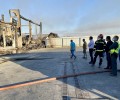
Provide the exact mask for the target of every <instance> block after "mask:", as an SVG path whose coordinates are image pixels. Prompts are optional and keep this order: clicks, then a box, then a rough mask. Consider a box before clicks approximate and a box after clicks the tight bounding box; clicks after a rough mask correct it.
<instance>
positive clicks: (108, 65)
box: [104, 36, 113, 69]
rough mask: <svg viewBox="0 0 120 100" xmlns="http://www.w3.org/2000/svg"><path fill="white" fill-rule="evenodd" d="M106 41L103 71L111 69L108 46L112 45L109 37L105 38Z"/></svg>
mask: <svg viewBox="0 0 120 100" xmlns="http://www.w3.org/2000/svg"><path fill="white" fill-rule="evenodd" d="M106 41H107V44H106V49H105V51H106V58H107V67H106V68H104V69H111V57H110V46H111V45H112V44H113V42H112V41H111V37H110V36H107V37H106Z"/></svg>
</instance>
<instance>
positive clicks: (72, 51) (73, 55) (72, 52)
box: [71, 50, 76, 58]
mask: <svg viewBox="0 0 120 100" xmlns="http://www.w3.org/2000/svg"><path fill="white" fill-rule="evenodd" d="M74 52H75V50H71V58H72V57H75V58H76V56H75V54H74Z"/></svg>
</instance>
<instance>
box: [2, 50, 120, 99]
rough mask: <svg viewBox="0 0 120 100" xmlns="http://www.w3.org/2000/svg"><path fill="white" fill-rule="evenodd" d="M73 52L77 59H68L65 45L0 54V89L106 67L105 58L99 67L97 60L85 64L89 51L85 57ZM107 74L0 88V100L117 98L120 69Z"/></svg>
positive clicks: (68, 53)
mask: <svg viewBox="0 0 120 100" xmlns="http://www.w3.org/2000/svg"><path fill="white" fill-rule="evenodd" d="M76 55H77V59H76V60H74V59H70V52H69V49H67V48H62V49H59V48H56V49H54V48H52V49H51V48H49V49H47V48H46V49H40V50H32V51H29V52H28V53H22V54H13V55H6V56H5V55H4V56H0V88H3V87H6V86H8V87H9V86H11V85H16V84H24V83H29V82H35V81H38V80H44V79H46V78H56V77H58V76H64V75H71V74H73V75H74V74H77V73H83V72H94V71H102V70H104V68H105V67H106V58H105V57H104V60H103V64H102V66H101V68H98V59H97V62H96V65H95V66H94V67H92V66H91V65H90V64H89V63H88V62H89V61H90V58H89V54H88V58H87V59H83V58H82V56H83V54H82V51H81V49H77V52H76ZM1 62H2V63H1ZM118 69H120V63H119V62H118ZM109 74H110V73H109V72H105V73H98V74H88V75H80V76H76V77H69V78H61V79H57V80H56V79H55V80H52V81H48V82H42V83H34V84H32V85H30V84H28V85H26V86H18V87H16V88H9V89H7V90H0V100H99V99H101V100H120V92H119V91H120V85H119V84H120V80H119V79H120V72H118V76H117V77H112V76H110V75H109Z"/></svg>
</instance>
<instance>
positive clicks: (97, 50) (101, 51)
mask: <svg viewBox="0 0 120 100" xmlns="http://www.w3.org/2000/svg"><path fill="white" fill-rule="evenodd" d="M96 51H99V52H102V51H104V50H96Z"/></svg>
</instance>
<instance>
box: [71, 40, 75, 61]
mask: <svg viewBox="0 0 120 100" xmlns="http://www.w3.org/2000/svg"><path fill="white" fill-rule="evenodd" d="M75 49H76V45H75V43H74V42H73V40H71V43H70V51H71V59H72V58H73V57H74V59H76V56H75V54H74V53H75Z"/></svg>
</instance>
